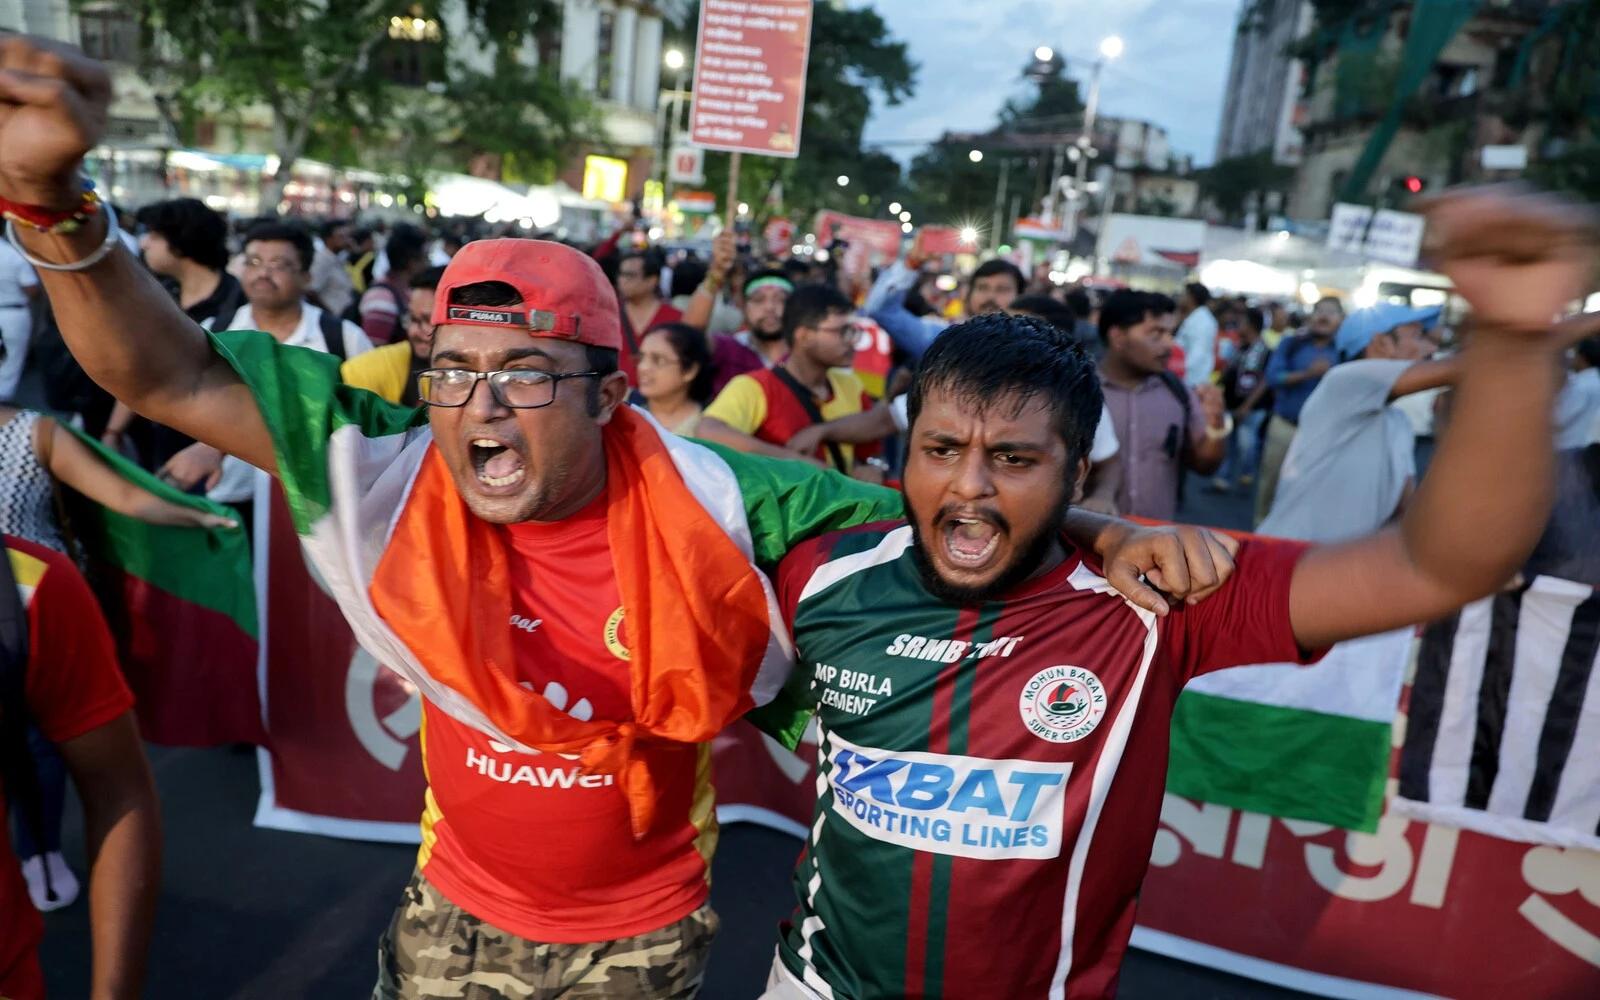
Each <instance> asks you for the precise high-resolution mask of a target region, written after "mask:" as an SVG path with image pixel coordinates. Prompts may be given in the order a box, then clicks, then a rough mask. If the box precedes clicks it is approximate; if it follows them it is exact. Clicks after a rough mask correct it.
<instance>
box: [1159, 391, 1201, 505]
mask: <svg viewBox="0 0 1600 1000" xmlns="http://www.w3.org/2000/svg"><path fill="white" fill-rule="evenodd" d="M1160 377H1161V384H1162V385H1164V386H1166V387H1167V391H1168V392H1170V393H1172V394H1173V395H1174V396H1176V397H1177V399H1178V403H1179V405H1181V406H1182V407H1183V423H1182V424H1181V425H1179V427H1178V429H1177V430H1178V437H1177V439H1176V441H1175V442H1174V444H1175V446H1176V449H1177V450H1176V451H1174V452H1173V454H1172V457H1173V458H1174V459H1175V460H1177V462H1178V466H1179V467H1178V504H1179V505H1180V506H1182V504H1183V495H1184V492H1185V490H1184V480H1185V479H1187V478H1188V476H1189V468H1188V466H1187V465H1184V464H1183V450H1184V449H1185V448H1187V447H1188V446H1189V421H1190V420H1191V419H1193V417H1194V414H1192V413H1190V412H1189V387H1188V386H1187V385H1184V383H1183V379H1181V378H1179V377H1178V376H1177V375H1175V374H1173V373H1172V372H1169V371H1163V372H1162V373H1161V376H1160Z"/></svg>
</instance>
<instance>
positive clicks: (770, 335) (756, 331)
mask: <svg viewBox="0 0 1600 1000" xmlns="http://www.w3.org/2000/svg"><path fill="white" fill-rule="evenodd" d="M750 336H752V337H754V338H756V339H757V340H761V341H765V342H767V343H771V342H772V341H774V340H782V339H783V326H782V324H779V326H778V327H777V328H776V329H773V330H763V329H762V328H761V327H759V326H752V327H751V328H750Z"/></svg>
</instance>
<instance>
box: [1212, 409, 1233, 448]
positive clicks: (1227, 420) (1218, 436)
mask: <svg viewBox="0 0 1600 1000" xmlns="http://www.w3.org/2000/svg"><path fill="white" fill-rule="evenodd" d="M1232 433H1233V414H1231V413H1224V414H1223V415H1222V426H1221V427H1212V426H1211V425H1209V424H1207V425H1206V440H1207V441H1222V440H1224V439H1226V438H1227V437H1228V435H1230V434H1232Z"/></svg>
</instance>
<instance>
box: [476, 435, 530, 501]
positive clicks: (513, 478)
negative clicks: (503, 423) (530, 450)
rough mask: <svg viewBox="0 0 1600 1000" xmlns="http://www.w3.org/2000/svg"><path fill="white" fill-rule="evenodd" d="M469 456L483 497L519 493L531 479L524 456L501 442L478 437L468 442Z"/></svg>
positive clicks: (496, 439)
mask: <svg viewBox="0 0 1600 1000" xmlns="http://www.w3.org/2000/svg"><path fill="white" fill-rule="evenodd" d="M467 454H468V455H469V456H471V458H472V470H473V472H474V473H475V474H476V476H477V480H478V488H479V492H480V493H484V494H487V495H489V496H503V495H507V494H511V493H515V492H516V491H517V488H518V487H519V486H521V485H522V481H523V480H524V479H525V478H527V474H528V466H527V462H526V461H525V460H524V459H523V456H522V454H521V453H520V452H519V451H518V450H517V449H516V448H515V447H514V446H513V445H511V444H509V443H507V442H505V441H502V440H500V439H498V438H493V437H489V436H486V435H483V434H476V435H474V436H473V437H472V438H471V439H470V440H469V441H468V444H467Z"/></svg>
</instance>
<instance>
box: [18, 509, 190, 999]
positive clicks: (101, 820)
mask: <svg viewBox="0 0 1600 1000" xmlns="http://www.w3.org/2000/svg"><path fill="white" fill-rule="evenodd" d="M0 558H4V559H5V560H6V563H7V566H8V567H9V569H10V573H9V574H4V573H0V586H4V585H7V581H14V583H15V587H16V592H17V597H18V599H19V602H20V603H18V604H16V605H14V606H15V607H17V608H18V609H19V610H22V611H23V612H24V613H25V620H26V635H27V643H28V645H27V653H26V658H25V662H21V663H17V662H11V661H10V660H9V659H8V658H9V657H10V656H12V655H14V654H16V653H19V652H20V650H9V649H4V648H0V690H4V689H6V688H7V687H9V688H11V689H12V690H15V688H16V687H18V686H20V689H21V690H20V698H19V699H17V702H13V700H12V699H11V698H10V697H7V696H5V695H0V755H3V756H4V757H5V758H6V763H7V766H6V767H5V772H6V773H7V774H15V773H16V770H15V769H13V768H12V767H11V766H10V763H11V761H13V760H16V759H18V758H17V755H18V754H19V753H22V754H25V743H24V742H23V740H22V739H21V738H18V736H17V733H18V729H15V728H13V727H19V728H20V727H26V726H28V725H30V724H32V725H35V726H38V727H39V730H40V731H41V732H43V733H44V735H45V737H46V738H47V739H49V740H50V741H51V742H53V743H55V744H57V746H58V747H59V749H60V751H61V756H62V758H63V759H64V760H65V761H66V763H67V768H68V769H69V770H70V771H71V773H72V779H73V781H74V783H75V784H76V785H77V787H78V794H79V796H80V797H81V798H82V800H83V811H84V825H85V834H86V836H85V839H86V840H87V842H88V844H89V850H90V855H91V856H90V859H89V907H90V913H89V919H90V925H91V928H92V931H93V935H94V966H93V980H92V982H93V985H92V987H91V990H90V993H91V994H92V995H93V996H95V997H134V996H138V995H139V992H140V986H141V984H142V982H143V981H144V963H145V951H146V948H147V946H148V944H149V939H150V925H151V920H152V918H153V916H154V912H155V901H156V887H157V883H158V881H159V879H160V868H161V832H160V818H159V807H158V804H157V801H156V790H155V786H154V784H153V783H152V782H151V780H150V769H149V766H148V765H147V764H146V763H145V758H144V750H143V748H142V747H141V746H140V743H139V731H138V728H137V727H136V725H135V723H134V719H133V713H132V711H131V709H132V707H133V696H132V695H131V694H129V693H128V688H127V685H125V684H124V683H123V681H122V675H121V674H120V673H119V672H118V670H117V660H116V649H115V647H114V646H113V645H112V642H111V633H110V631H109V630H108V629H107V628H106V623H105V619H104V617H102V616H101V614H100V608H99V607H98V606H97V605H96V604H95V600H94V596H93V595H92V594H90V593H89V588H88V586H87V585H86V584H85V583H84V582H83V578H82V577H81V576H79V575H78V571H77V570H76V569H74V568H73V565H72V563H71V562H70V561H68V560H67V559H66V558H65V557H64V556H62V555H60V554H59V553H56V552H52V551H51V550H49V549H46V548H43V547H41V546H38V545H34V544H33V543H31V542H25V541H22V540H20V539H16V538H12V537H10V536H0ZM11 606H13V605H11V604H10V602H9V601H7V600H6V598H5V597H0V614H4V613H5V610H6V609H7V608H8V607H11ZM17 681H20V685H19V684H17V683H16V682H17ZM24 713H25V717H22V716H24ZM19 766H20V767H21V768H26V767H30V766H31V764H30V763H29V762H28V761H27V760H26V758H25V757H24V758H22V759H21V762H20V765H19ZM4 791H6V792H7V793H10V794H12V795H14V796H15V795H17V792H16V791H15V790H14V789H12V788H6V789H4ZM20 811H21V812H23V813H26V812H27V811H28V810H27V809H23V810H20ZM4 814H5V809H4V801H3V799H0V815H4ZM23 821H24V822H27V819H26V816H24V819H23ZM43 935H44V923H43V921H42V920H40V919H39V914H38V912H37V911H36V910H34V908H33V903H32V902H31V901H30V900H29V898H28V888H27V884H26V883H25V882H24V881H23V879H22V871H21V869H20V868H18V867H17V862H16V859H15V858H14V857H13V856H12V853H11V845H10V842H9V838H8V836H7V828H6V825H5V824H4V823H0V997H5V998H6V1000H42V998H43V997H44V978H43V976H42V974H41V973H40V970H39V959H38V956H37V954H36V949H37V947H38V944H39V939H40V938H41V937H43Z"/></svg>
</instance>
